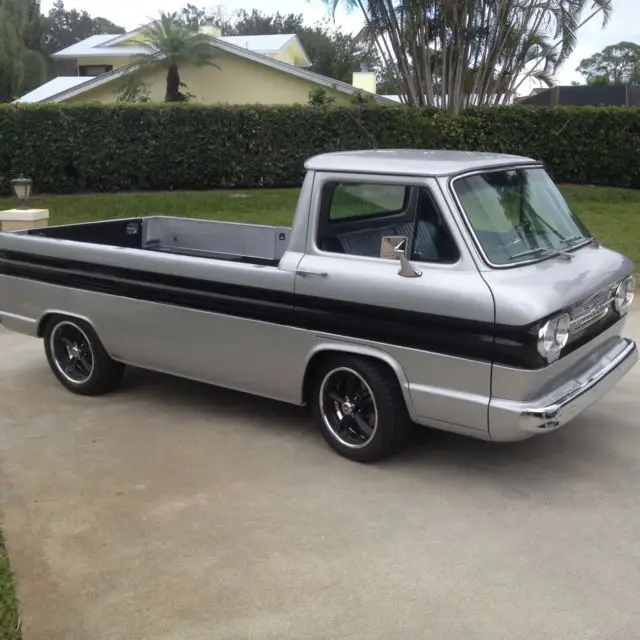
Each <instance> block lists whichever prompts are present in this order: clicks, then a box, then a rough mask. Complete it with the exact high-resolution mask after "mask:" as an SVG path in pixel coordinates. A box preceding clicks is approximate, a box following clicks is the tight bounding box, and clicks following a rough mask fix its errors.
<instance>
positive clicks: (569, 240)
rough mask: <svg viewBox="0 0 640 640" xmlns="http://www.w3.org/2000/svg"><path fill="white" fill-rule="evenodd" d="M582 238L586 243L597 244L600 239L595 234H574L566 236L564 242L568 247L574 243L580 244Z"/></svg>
mask: <svg viewBox="0 0 640 640" xmlns="http://www.w3.org/2000/svg"><path fill="white" fill-rule="evenodd" d="M580 240H584V241H585V244H595V245H598V244H599V243H598V241H597V240H596V239H595V238H594V237H593V236H583V235H579V236H573V238H565V239H564V240H563V242H564V243H565V244H566V245H567V246H568V247H570V246H571V245H573V244H574V243H575V244H578V243H579V241H580Z"/></svg>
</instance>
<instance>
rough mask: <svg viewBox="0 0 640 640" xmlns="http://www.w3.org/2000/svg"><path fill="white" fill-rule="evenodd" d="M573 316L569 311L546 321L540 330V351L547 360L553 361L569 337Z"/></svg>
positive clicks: (558, 355)
mask: <svg viewBox="0 0 640 640" xmlns="http://www.w3.org/2000/svg"><path fill="white" fill-rule="evenodd" d="M570 323H571V318H570V317H569V314H568V313H563V314H562V315H561V316H558V317H557V318H554V319H553V320H549V321H548V322H545V324H544V325H542V327H541V328H540V331H539V332H538V353H539V354H540V355H541V356H542V357H543V358H544V359H545V360H546V361H547V362H553V361H554V360H557V359H558V358H559V357H560V352H561V351H562V349H563V347H564V346H565V345H566V344H567V340H568V339H569V325H570Z"/></svg>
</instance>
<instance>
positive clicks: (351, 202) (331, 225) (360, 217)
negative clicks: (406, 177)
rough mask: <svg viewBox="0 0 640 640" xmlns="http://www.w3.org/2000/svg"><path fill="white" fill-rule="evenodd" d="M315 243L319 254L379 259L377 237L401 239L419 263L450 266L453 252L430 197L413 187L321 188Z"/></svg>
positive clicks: (454, 256)
mask: <svg viewBox="0 0 640 640" xmlns="http://www.w3.org/2000/svg"><path fill="white" fill-rule="evenodd" d="M321 207H322V208H321V217H320V221H319V225H318V231H317V233H318V236H317V242H318V247H319V248H320V249H321V250H323V251H328V252H331V253H345V254H348V255H359V256H367V257H372V258H379V257H381V249H382V238H383V237H385V236H405V237H406V238H407V240H408V245H407V246H408V247H409V250H408V251H407V255H408V257H409V259H410V260H416V261H420V262H440V263H442V262H444V263H450V262H455V261H456V260H457V259H458V257H459V254H458V249H457V247H456V244H455V242H454V240H453V237H452V235H451V232H450V231H449V227H448V225H447V224H446V222H445V220H444V217H443V216H442V214H441V212H440V210H439V208H438V206H437V204H436V202H435V200H434V198H433V196H432V195H431V192H430V190H429V189H428V188H426V187H419V186H417V185H398V184H384V183H371V182H362V183H356V182H344V183H329V184H327V185H325V187H324V193H323V203H322V205H321Z"/></svg>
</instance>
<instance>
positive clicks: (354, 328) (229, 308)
mask: <svg viewBox="0 0 640 640" xmlns="http://www.w3.org/2000/svg"><path fill="white" fill-rule="evenodd" d="M0 273H1V274H4V275H8V276H15V277H20V278H26V279H30V280H36V281H39V282H46V283H48V284H54V285H60V286H65V287H72V288H76V289H81V290H86V291H93V292H97V293H104V294H110V295H117V296H122V297H126V298H132V299H136V300H144V301H148V302H157V303H163V304H171V305H177V306H181V307H187V308H191V309H197V310H201V311H209V312H214V313H221V314H226V315H231V316H235V317H241V318H246V319H252V320H261V321H265V322H271V323H275V324H281V325H285V326H291V327H297V328H302V329H309V330H312V331H319V332H324V333H330V334H335V335H340V336H345V337H355V338H362V339H367V340H373V341H376V342H381V343H384V344H392V345H396V346H404V347H410V348H414V349H420V350H424V351H432V352H435V353H440V354H444V355H452V356H459V357H465V358H470V359H474V360H483V361H487V362H491V361H494V362H496V363H499V364H505V365H509V366H516V367H522V368H527V369H534V368H538V367H541V366H543V363H542V361H541V359H540V358H539V357H538V356H537V353H536V352H535V333H536V331H535V329H536V327H535V326H530V327H508V326H494V325H493V323H488V322H480V321H474V320H464V319H459V318H450V317H443V316H437V315H433V314H425V313H419V312H415V311H402V310H396V309H389V308H386V307H380V306H374V305H364V304H359V303H351V302H345V301H340V300H332V299H327V298H316V297H311V296H300V295H296V296H294V295H293V294H292V293H288V292H281V291H274V290H271V289H263V288H260V287H249V286H239V285H235V284H229V283H223V282H213V281H209V280H201V279H198V278H187V277H182V276H174V275H168V274H163V273H157V272H151V271H144V270H132V269H127V268H123V267H112V266H109V265H98V264H92V263H87V262H78V261H69V260H65V259H61V258H49V257H46V256H38V255H31V254H25V253H17V252H8V251H3V252H0Z"/></svg>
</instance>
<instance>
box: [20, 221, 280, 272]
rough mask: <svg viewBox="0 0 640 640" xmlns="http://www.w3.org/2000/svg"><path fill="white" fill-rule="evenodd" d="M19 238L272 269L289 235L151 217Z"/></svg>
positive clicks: (38, 232)
mask: <svg viewBox="0 0 640 640" xmlns="http://www.w3.org/2000/svg"><path fill="white" fill-rule="evenodd" d="M18 234H20V235H28V236H37V237H41V238H51V239H58V240H67V241H71V242H85V243H89V244H97V245H102V246H105V245H106V246H111V247H123V248H128V249H145V250H149V251H158V252H166V253H173V254H179V255H186V256H196V257H201V258H213V259H218V260H231V261H242V262H255V263H257V264H274V265H275V264H277V262H278V261H279V260H280V258H281V257H282V255H283V254H284V252H285V251H286V249H287V245H288V244H289V239H290V236H291V229H290V228H288V227H271V226H266V225H257V224H242V223H237V222H220V221H217V220H197V219H191V218H174V217H165V216H150V217H146V218H125V219H120V220H107V221H102V222H86V223H80V224H72V225H60V226H54V227H48V228H45V229H31V230H29V231H23V232H18Z"/></svg>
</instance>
